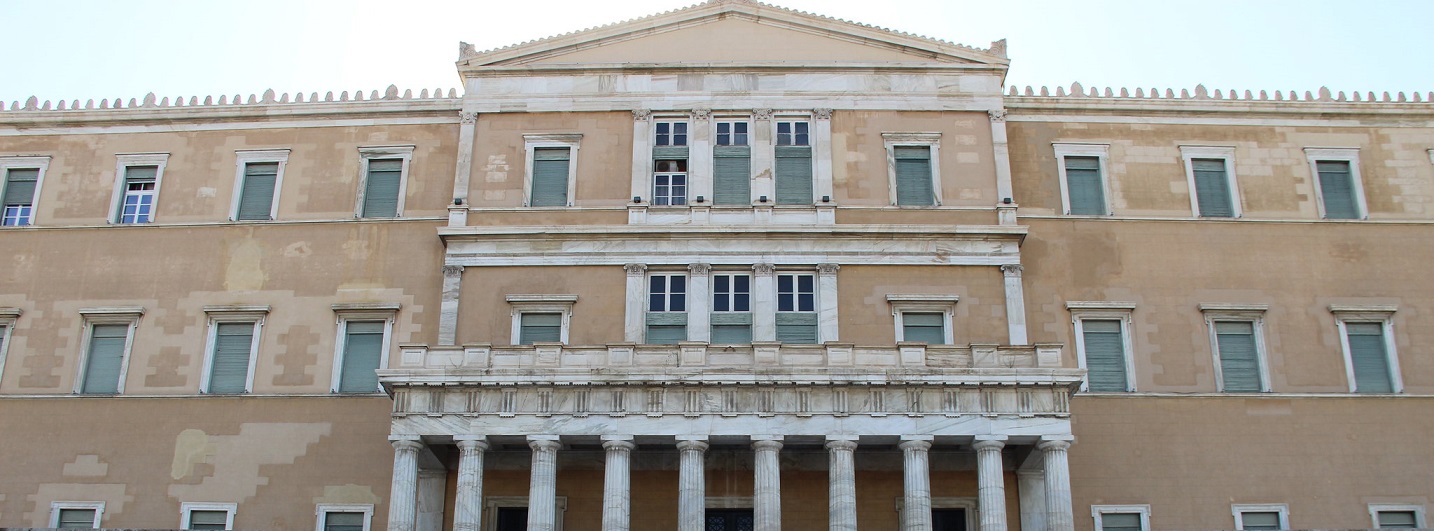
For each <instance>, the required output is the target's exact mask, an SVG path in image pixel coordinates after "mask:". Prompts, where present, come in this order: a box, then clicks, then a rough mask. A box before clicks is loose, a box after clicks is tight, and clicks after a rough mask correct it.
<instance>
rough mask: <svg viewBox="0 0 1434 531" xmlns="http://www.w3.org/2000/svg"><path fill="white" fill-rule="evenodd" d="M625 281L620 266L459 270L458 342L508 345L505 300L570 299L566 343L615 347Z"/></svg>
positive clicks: (510, 322)
mask: <svg viewBox="0 0 1434 531" xmlns="http://www.w3.org/2000/svg"><path fill="white" fill-rule="evenodd" d="M626 282H627V272H626V271H624V270H623V268H622V267H620V266H588V267H468V268H464V270H463V288H462V293H461V294H460V298H459V302H458V304H459V310H458V318H459V324H458V342H459V343H460V344H462V343H491V344H494V345H511V344H513V342H514V341H515V339H516V338H513V337H512V335H513V334H512V326H513V316H512V307H511V306H509V304H508V301H507V297H508V296H509V295H576V296H577V297H578V300H577V302H575V303H573V314H572V320H571V323H570V325H569V332H568V339H569V340H568V344H570V345H603V344H607V343H621V342H622V340H623V338H622V318H623V307H624V302H625V300H626V295H625V287H626V285H627V284H626Z"/></svg>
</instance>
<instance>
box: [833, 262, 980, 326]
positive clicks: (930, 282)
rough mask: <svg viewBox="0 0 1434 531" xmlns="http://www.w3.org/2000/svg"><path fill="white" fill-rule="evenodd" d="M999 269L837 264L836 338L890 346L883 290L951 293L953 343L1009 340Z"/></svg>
mask: <svg viewBox="0 0 1434 531" xmlns="http://www.w3.org/2000/svg"><path fill="white" fill-rule="evenodd" d="M1002 278H1003V277H1002V275H1001V269H1000V268H998V267H988V266H861V265H843V266H842V268H841V271H839V272H837V293H838V294H840V297H841V303H840V305H839V307H838V309H837V312H838V315H840V316H841V328H840V331H839V333H840V335H841V340H842V341H843V342H847V343H856V344H858V345H893V344H895V342H896V325H895V321H894V319H895V317H893V316H892V313H891V305H890V304H889V303H888V302H887V300H886V296H887V295H898V294H900V295H908V294H920V295H956V296H958V297H960V301H959V302H957V303H956V308H955V312H954V314H953V315H952V318H951V321H952V323H951V331H952V335H953V336H954V337H955V341H956V344H957V345H966V344H970V343H1000V344H1006V343H1009V341H1008V337H1007V333H1006V298H1005V291H1004V284H1003V280H1002Z"/></svg>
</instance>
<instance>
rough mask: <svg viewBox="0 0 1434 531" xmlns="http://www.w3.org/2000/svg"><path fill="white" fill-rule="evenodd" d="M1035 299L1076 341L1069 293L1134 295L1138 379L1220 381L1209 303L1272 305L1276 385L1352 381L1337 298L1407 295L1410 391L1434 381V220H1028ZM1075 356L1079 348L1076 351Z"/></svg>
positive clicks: (1269, 328)
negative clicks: (1430, 269)
mask: <svg viewBox="0 0 1434 531" xmlns="http://www.w3.org/2000/svg"><path fill="white" fill-rule="evenodd" d="M1025 221H1026V222H1027V223H1029V225H1030V227H1031V234H1030V236H1028V237H1027V238H1026V241H1025V244H1024V246H1023V247H1022V255H1023V256H1022V263H1023V264H1024V265H1025V293H1026V309H1027V315H1028V318H1029V320H1030V323H1031V326H1030V337H1031V340H1032V341H1035V342H1058V343H1064V344H1066V345H1068V346H1069V345H1074V341H1073V338H1072V334H1073V330H1072V327H1071V316H1070V313H1069V312H1068V311H1067V310H1066V302H1067V301H1131V302H1135V303H1136V308H1135V311H1134V312H1133V313H1132V320H1133V322H1132V334H1131V335H1132V339H1133V342H1134V349H1135V350H1134V370H1135V373H1136V375H1137V377H1136V388H1137V389H1139V390H1147V391H1181V392H1205V391H1215V377H1214V374H1213V372H1214V361H1213V355H1212V354H1211V347H1210V339H1209V331H1208V329H1207V327H1206V325H1205V321H1204V316H1203V315H1202V314H1201V312H1200V310H1199V307H1198V306H1199V305H1200V304H1201V303H1249V304H1266V305H1268V306H1269V310H1268V311H1267V312H1266V313H1265V315H1264V320H1265V323H1264V340H1265V346H1266V359H1267V360H1268V363H1269V366H1270V371H1269V372H1270V383H1271V386H1272V387H1273V390H1274V391H1278V392H1347V391H1348V390H1349V385H1348V383H1347V379H1346V377H1345V368H1344V357H1343V353H1342V350H1341V347H1340V337H1339V334H1338V331H1337V329H1336V327H1335V318H1334V315H1333V314H1331V313H1330V311H1329V306H1330V305H1331V304H1380V305H1393V306H1396V307H1397V309H1398V311H1396V312H1395V313H1394V317H1393V325H1394V338H1395V348H1396V349H1397V350H1398V354H1399V364H1400V367H1401V369H1402V374H1403V378H1404V384H1405V386H1406V389H1407V390H1408V391H1409V392H1411V393H1429V392H1431V391H1434V377H1431V375H1434V362H1431V361H1430V360H1429V359H1428V357H1427V356H1423V355H1421V354H1420V353H1421V351H1422V349H1421V348H1420V346H1421V345H1428V344H1431V343H1434V331H1431V330H1430V329H1429V327H1427V326H1424V325H1423V323H1424V321H1425V320H1427V319H1428V315H1430V314H1431V313H1434V299H1431V297H1430V293H1434V291H1431V288H1434V285H1431V281H1430V279H1429V278H1428V277H1427V275H1425V274H1423V270H1422V266H1421V264H1426V263H1430V262H1431V261H1434V249H1431V248H1429V246H1427V245H1418V244H1416V243H1415V242H1420V241H1423V240H1424V239H1426V238H1427V235H1428V232H1429V230H1428V228H1427V227H1425V226H1423V225H1418V224H1411V225H1398V224H1380V225H1374V224H1369V223H1338V224H1336V223H1322V222H1312V223H1259V222H1236V223H1231V222H1195V221H1169V222H1130V221H1126V222H1113V221H1101V220H1042V219H1030V220H1025ZM1065 355H1066V363H1067V365H1068V366H1072V364H1074V362H1075V357H1074V356H1075V352H1074V348H1067V349H1066V350H1065Z"/></svg>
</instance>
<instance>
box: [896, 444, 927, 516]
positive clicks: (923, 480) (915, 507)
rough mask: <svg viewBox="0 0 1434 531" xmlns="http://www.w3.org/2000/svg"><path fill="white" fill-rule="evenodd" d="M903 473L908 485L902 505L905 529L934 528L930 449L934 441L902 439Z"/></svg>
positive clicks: (906, 485)
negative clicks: (932, 520)
mask: <svg viewBox="0 0 1434 531" xmlns="http://www.w3.org/2000/svg"><path fill="white" fill-rule="evenodd" d="M900 447H901V452H902V474H903V479H904V483H905V487H906V491H905V496H906V497H905V500H904V503H903V504H902V509H903V510H902V521H903V523H904V525H903V526H902V527H903V530H904V531H931V473H930V465H929V464H928V452H929V451H930V450H931V441H925V440H919V439H918V440H907V441H902V442H901V445H900Z"/></svg>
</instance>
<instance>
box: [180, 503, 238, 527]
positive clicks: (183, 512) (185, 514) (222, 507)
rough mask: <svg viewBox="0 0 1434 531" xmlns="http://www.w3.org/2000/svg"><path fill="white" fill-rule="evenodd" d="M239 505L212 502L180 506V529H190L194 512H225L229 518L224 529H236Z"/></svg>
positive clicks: (226, 519) (182, 504) (181, 504)
mask: <svg viewBox="0 0 1434 531" xmlns="http://www.w3.org/2000/svg"><path fill="white" fill-rule="evenodd" d="M238 510H239V504H236V503H212V502H183V503H180V504H179V528H180V529H189V526H190V525H191V524H192V523H193V522H191V521H190V517H191V516H193V515H192V514H191V513H193V512H194V511H224V512H225V513H226V514H227V515H228V516H227V518H225V521H224V529H225V530H226V531H227V530H230V529H234V513H235V512H238Z"/></svg>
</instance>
